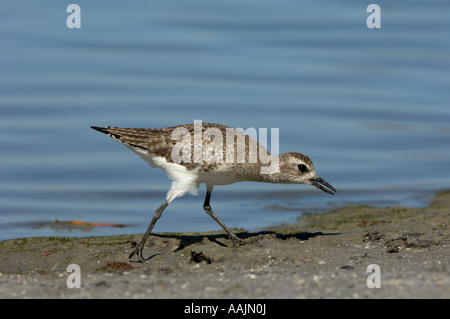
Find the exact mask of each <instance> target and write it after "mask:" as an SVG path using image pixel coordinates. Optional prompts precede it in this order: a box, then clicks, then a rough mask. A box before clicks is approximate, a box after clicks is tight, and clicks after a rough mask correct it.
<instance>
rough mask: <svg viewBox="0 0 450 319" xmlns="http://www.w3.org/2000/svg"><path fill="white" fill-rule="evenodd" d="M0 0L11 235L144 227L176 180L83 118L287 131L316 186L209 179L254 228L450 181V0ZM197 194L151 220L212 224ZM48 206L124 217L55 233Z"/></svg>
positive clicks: (163, 225)
mask: <svg viewBox="0 0 450 319" xmlns="http://www.w3.org/2000/svg"><path fill="white" fill-rule="evenodd" d="M74 2H75V3H77V4H78V5H79V6H80V7H81V29H69V28H67V26H66V19H67V16H68V15H69V13H67V12H66V7H67V5H68V4H70V3H73V2H67V3H64V2H60V1H46V0H41V1H31V0H28V1H25V0H22V1H17V0H3V1H1V2H0V41H1V50H0V61H1V62H0V150H1V151H0V240H1V239H7V238H16V237H29V236H41V235H46V236H47V235H64V236H66V235H67V236H88V235H111V234H122V233H141V232H144V231H145V229H146V228H147V225H148V223H149V221H150V218H151V216H152V214H153V211H154V210H155V209H156V208H157V207H158V206H159V205H160V204H161V203H162V201H163V200H164V196H165V193H166V192H167V190H168V188H169V186H170V181H169V180H168V178H167V177H166V176H165V175H164V173H163V172H162V171H159V170H156V169H152V168H150V167H149V166H148V164H147V163H145V162H144V161H142V160H141V159H140V158H139V157H138V156H136V155H135V154H133V153H132V152H130V151H129V150H128V149H126V148H125V147H124V146H122V145H120V144H119V143H117V142H115V141H114V140H112V139H110V138H109V137H107V136H106V135H103V134H100V133H99V132H96V131H93V130H91V129H90V128H89V126H90V125H97V126H103V125H113V126H120V127H150V128H153V127H165V126H173V125H178V124H184V123H192V122H193V121H194V120H197V119H199V120H202V121H203V122H218V123H221V124H225V125H228V126H231V127H243V128H249V127H254V128H279V130H280V152H287V151H297V152H302V153H305V154H307V155H308V156H310V157H311V158H312V159H313V161H314V162H315V165H316V171H317V173H318V175H319V176H321V177H323V178H325V179H326V180H327V181H328V182H329V183H331V184H332V185H333V186H335V188H336V189H337V190H338V194H337V195H336V196H330V195H328V194H325V193H323V192H320V191H319V190H317V189H315V188H313V187H311V186H307V185H273V184H257V183H238V184H234V185H229V186H222V187H220V186H219V187H216V188H215V192H214V193H213V198H212V201H211V205H212V207H213V209H214V210H215V212H216V213H217V215H219V216H220V217H221V218H222V219H223V221H224V222H225V223H226V224H227V225H228V226H230V227H240V228H245V229H248V230H260V229H262V228H263V227H266V226H270V225H274V224H279V223H284V222H294V221H295V220H296V218H297V217H298V216H300V215H301V214H302V213H319V212H323V211H327V210H330V209H334V208H337V207H339V206H341V205H345V204H348V203H357V204H368V205H378V206H387V205H407V206H424V205H426V204H427V201H428V200H429V199H430V198H432V196H433V194H434V193H435V192H436V191H439V190H442V189H449V188H450V178H449V177H450V176H449V172H450V147H449V146H450V19H449V18H448V12H450V2H448V1H442V0H439V1H408V2H407V3H406V2H401V1H395V2H393V1H378V2H376V3H377V4H379V5H380V7H381V26H382V27H381V29H369V28H367V26H366V18H367V16H368V15H369V14H368V13H366V6H367V5H368V3H367V4H363V3H361V2H360V1H335V0H333V1H332V0H328V1H320V2H319V1H307V2H304V1H301V2H300V1H279V0H277V1H275V0H259V1H249V0H239V1H225V0H220V1H211V0H190V1H185V0H171V1H132V2H126V1H115V2H111V1H86V0H77V1H74ZM203 196H204V189H201V190H200V191H199V196H198V197H192V196H186V197H183V198H180V199H177V200H176V201H175V202H173V203H172V204H171V205H170V206H169V207H168V208H167V209H166V211H165V212H164V214H163V216H162V218H161V219H160V220H159V221H158V223H157V224H156V227H155V231H156V232H166V231H170V232H179V231H206V230H219V229H220V227H219V226H218V225H217V224H216V223H215V222H214V221H213V220H212V219H211V218H210V217H209V216H207V215H206V214H205V213H204V211H203V209H202V203H203ZM55 220H61V221H62V220H83V221H90V222H113V223H124V224H130V225H132V226H129V227H126V228H110V227H106V228H105V227H96V228H94V229H92V230H91V231H89V232H86V231H82V230H70V231H69V230H55V229H52V228H49V227H34V226H30V223H34V222H45V221H49V222H52V221H55Z"/></svg>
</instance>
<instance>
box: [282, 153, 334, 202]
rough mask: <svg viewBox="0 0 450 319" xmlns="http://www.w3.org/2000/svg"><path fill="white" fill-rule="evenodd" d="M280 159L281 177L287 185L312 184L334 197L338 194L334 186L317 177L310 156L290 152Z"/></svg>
mask: <svg viewBox="0 0 450 319" xmlns="http://www.w3.org/2000/svg"><path fill="white" fill-rule="evenodd" d="M279 158H280V171H279V175H280V178H281V179H282V180H284V182H285V183H293V184H310V185H313V186H315V187H317V188H318V189H320V190H322V191H324V192H326V193H328V194H332V195H334V194H335V193H336V192H337V191H336V189H334V187H333V186H331V185H330V184H328V183H327V182H326V181H325V180H324V179H323V178H320V177H318V176H317V175H316V171H315V168H314V163H313V162H312V161H311V159H310V158H309V157H308V156H306V155H303V154H300V153H294V152H289V153H283V154H281V155H280V157H279Z"/></svg>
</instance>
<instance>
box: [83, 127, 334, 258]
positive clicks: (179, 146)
mask: <svg viewBox="0 0 450 319" xmlns="http://www.w3.org/2000/svg"><path fill="white" fill-rule="evenodd" d="M91 128H93V129H95V130H97V131H100V132H102V133H105V134H107V135H109V136H110V137H112V138H113V139H115V140H117V141H119V142H121V143H123V144H125V146H127V147H128V148H129V149H131V150H132V151H133V152H135V153H137V154H138V155H139V156H140V157H141V158H142V159H143V160H145V161H147V162H148V163H149V164H150V166H151V167H158V168H161V169H163V170H164V171H165V172H166V173H167V175H168V176H169V177H170V178H171V179H172V180H173V182H172V186H171V188H170V190H169V192H168V193H167V196H166V199H165V201H164V203H163V204H162V205H161V206H160V207H158V209H156V211H155V213H154V215H153V218H152V219H151V222H150V225H149V226H148V228H147V231H146V232H145V234H144V236H143V238H142V240H141V242H140V243H139V244H137V245H136V247H135V248H134V250H133V251H132V252H131V254H130V255H129V258H132V257H133V255H134V254H137V256H138V258H139V260H140V261H141V262H145V258H144V256H143V254H142V251H143V249H144V244H145V242H146V241H147V238H148V237H149V235H150V233H151V231H152V229H153V226H154V225H155V223H156V221H157V220H158V219H159V218H160V217H161V214H162V212H163V211H164V209H165V208H166V207H167V206H168V205H169V204H170V203H171V202H172V201H173V200H174V199H175V198H177V197H180V196H183V195H185V194H186V193H188V192H190V193H193V194H195V193H196V191H197V189H198V187H199V184H201V183H204V184H206V196H205V201H204V203H203V209H204V210H205V211H206V213H207V214H208V215H209V216H211V217H212V218H213V219H214V220H215V221H216V222H217V223H218V224H219V225H220V226H221V227H222V228H223V230H224V231H225V232H226V233H227V234H228V235H229V237H230V238H231V241H232V243H233V245H236V244H237V243H238V242H239V241H240V239H239V237H238V236H236V235H235V234H234V233H233V232H232V231H231V230H230V229H229V228H228V227H227V226H226V225H225V224H224V223H223V222H222V221H221V220H220V218H219V217H217V215H216V214H215V213H214V212H213V211H212V209H211V206H210V199H211V194H212V191H213V187H214V185H227V184H232V183H235V182H242V181H253V182H265V183H282V184H310V185H313V186H315V187H317V188H319V189H321V190H322V191H324V192H326V193H329V194H332V195H334V194H335V193H336V190H335V189H334V187H333V186H331V185H330V184H329V183H327V182H326V181H325V180H324V179H322V178H320V177H317V175H316V172H315V168H314V164H313V162H312V161H311V160H310V159H309V157H308V156H306V155H303V154H300V153H294V152H288V153H283V154H280V155H275V154H274V155H272V154H270V153H269V152H267V150H266V148H265V147H263V146H262V145H261V144H260V143H257V142H256V140H255V139H254V138H252V137H250V136H249V135H248V134H245V132H243V131H241V130H234V129H232V128H230V127H227V126H224V125H220V124H213V123H195V122H194V123H193V124H186V125H179V126H174V127H167V128H159V129H145V128H118V127H110V126H107V127H96V126H91Z"/></svg>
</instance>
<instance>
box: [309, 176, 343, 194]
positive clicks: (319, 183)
mask: <svg viewBox="0 0 450 319" xmlns="http://www.w3.org/2000/svg"><path fill="white" fill-rule="evenodd" d="M309 181H310V182H311V185H313V186H316V187H317V188H318V189H320V190H323V191H324V192H325V193H328V194H331V195H335V194H336V193H337V190H335V189H334V187H333V186H331V185H330V184H328V183H327V182H326V181H325V180H324V179H323V178H320V177H314V178H311V179H310V180H309Z"/></svg>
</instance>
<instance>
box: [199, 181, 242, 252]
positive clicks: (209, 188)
mask: <svg viewBox="0 0 450 319" xmlns="http://www.w3.org/2000/svg"><path fill="white" fill-rule="evenodd" d="M211 193H212V186H209V185H208V186H207V188H206V197H205V202H204V204H203V209H204V210H205V212H206V213H207V214H208V215H209V216H211V217H212V218H213V219H214V220H215V221H216V223H217V224H219V225H220V227H222V228H223V230H224V231H225V232H226V233H227V234H228V236H230V238H231V241H232V242H233V246H236V245H237V244H238V243H241V242H242V241H241V239H240V238H239V237H238V236H236V234H234V233H233V232H232V231H231V229H229V228H228V227H227V225H225V224H224V223H223V221H221V220H220V218H219V217H217V215H216V214H214V212H213V211H212V209H211V206H210V205H209V201H210V199H211Z"/></svg>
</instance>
